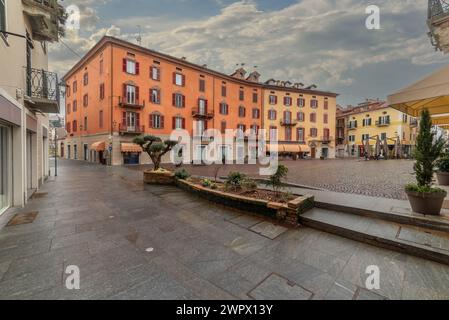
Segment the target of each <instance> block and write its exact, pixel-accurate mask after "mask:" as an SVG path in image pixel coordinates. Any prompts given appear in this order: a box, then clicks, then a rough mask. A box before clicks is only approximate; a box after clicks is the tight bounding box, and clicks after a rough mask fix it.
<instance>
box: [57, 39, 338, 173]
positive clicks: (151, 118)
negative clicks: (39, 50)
mask: <svg viewBox="0 0 449 320" xmlns="http://www.w3.org/2000/svg"><path fill="white" fill-rule="evenodd" d="M259 77H260V75H259V73H257V71H254V72H252V73H250V74H249V75H247V74H246V71H245V70H244V69H243V68H240V69H238V70H236V71H235V72H234V73H233V74H232V75H226V74H223V73H220V72H216V71H214V70H211V69H208V68H207V66H199V65H196V64H194V63H191V62H189V61H187V59H185V58H181V59H178V58H174V57H172V56H169V55H166V54H162V53H159V52H156V51H153V50H150V49H147V48H143V47H140V46H138V45H135V44H132V43H129V42H126V41H123V40H119V39H116V38H112V37H104V38H103V39H102V40H100V41H99V43H97V44H96V45H95V46H94V47H93V48H92V49H91V50H90V51H89V52H88V53H87V54H86V55H85V56H84V57H83V58H82V59H81V60H80V61H79V62H78V63H77V64H76V65H75V66H74V67H73V68H72V69H71V70H70V71H69V72H68V73H67V74H66V75H65V76H64V78H63V79H64V81H65V83H66V130H67V132H68V136H67V139H66V140H65V142H64V143H65V148H66V150H65V153H64V154H65V156H66V157H67V158H70V159H80V160H86V161H94V162H102V163H104V164H112V165H121V164H137V163H141V164H147V163H150V159H149V158H148V156H147V155H145V154H142V152H141V149H140V147H138V146H136V145H134V144H133V143H132V141H133V139H134V138H135V137H136V136H139V135H142V134H151V135H156V136H158V137H160V138H161V139H168V138H169V137H170V134H171V133H172V131H173V130H174V129H185V130H187V131H188V132H189V133H190V134H191V136H194V135H200V136H202V135H203V132H204V131H205V130H206V129H210V128H214V129H217V130H219V131H220V132H222V133H224V132H225V131H226V130H227V129H233V130H236V129H241V130H242V131H243V132H248V131H250V130H252V131H253V132H257V131H258V130H259V129H261V128H263V125H264V122H265V121H264V120H265V118H264V117H265V113H264V107H265V103H266V102H267V101H268V100H267V99H269V98H268V97H269V96H270V95H271V94H269V93H267V92H271V91H273V90H275V91H276V95H278V99H283V96H285V95H286V93H288V94H291V96H292V98H293V97H295V98H296V96H297V98H299V96H300V95H301V94H302V95H304V96H305V97H304V98H305V99H306V100H308V99H313V98H312V97H318V98H317V100H318V101H319V102H318V103H319V104H321V106H322V109H323V110H324V108H325V102H324V101H325V99H329V100H330V101H329V102H328V108H329V109H333V110H334V111H333V113H332V111H329V137H331V136H333V132H334V130H335V129H332V128H335V125H332V123H333V122H332V121H334V120H332V119H335V97H336V95H335V94H331V93H322V92H319V91H316V90H312V89H301V88H293V87H286V86H281V85H273V84H270V85H269V84H262V83H260V82H259ZM273 107H275V108H279V110H280V111H279V113H280V114H281V113H282V112H283V111H282V110H283V108H284V107H283V106H281V105H278V106H273ZM318 108H319V107H318ZM322 112H324V111H320V114H319V115H317V119H321V118H322V117H323V115H322V114H321V113H322ZM318 121H320V120H318ZM318 121H317V122H318ZM321 128H322V127H321V126H318V125H317V130H319V129H321ZM323 130H324V128H323ZM324 133H325V132H324V131H323V134H321V135H319V136H324ZM317 136H318V135H317ZM326 137H327V136H326ZM284 140H286V139H284ZM295 141H296V143H297V145H300V143H299V141H298V140H295V138H294V135H292V141H289V142H290V143H295ZM308 141H310V140H308V139H307V138H305V142H306V143H307V142H308ZM209 142H210V141H208V140H206V139H205V140H204V141H203V143H202V144H201V145H200V146H196V148H197V149H196V150H191V152H192V153H201V151H202V150H203V148H204V147H205V146H206V145H207V144H208V143H209ZM301 142H304V141H301ZM305 151H307V150H305ZM221 152H222V157H224V158H226V157H227V156H228V153H229V152H234V156H235V153H236V152H238V151H237V150H235V148H230V147H229V146H228V145H222V146H221ZM329 154H330V156H332V153H329ZM165 161H168V158H166V159H165Z"/></svg>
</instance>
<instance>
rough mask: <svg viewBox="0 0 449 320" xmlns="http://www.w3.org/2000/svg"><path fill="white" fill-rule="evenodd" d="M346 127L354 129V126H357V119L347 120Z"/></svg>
mask: <svg viewBox="0 0 449 320" xmlns="http://www.w3.org/2000/svg"><path fill="white" fill-rule="evenodd" d="M348 128H349V129H355V128H357V120H351V121H349V124H348Z"/></svg>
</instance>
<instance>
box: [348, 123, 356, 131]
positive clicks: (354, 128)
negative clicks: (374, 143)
mask: <svg viewBox="0 0 449 320" xmlns="http://www.w3.org/2000/svg"><path fill="white" fill-rule="evenodd" d="M347 128H348V130H356V129H357V125H355V124H348V126H347Z"/></svg>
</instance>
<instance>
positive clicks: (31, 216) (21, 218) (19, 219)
mask: <svg viewBox="0 0 449 320" xmlns="http://www.w3.org/2000/svg"><path fill="white" fill-rule="evenodd" d="M38 213H39V212H37V211H35V212H28V213H18V214H16V215H15V216H14V217H12V219H11V220H9V222H8V224H7V225H6V226H7V227H12V226H19V225H21V224H29V223H33V222H34V220H35V219H36V217H37V215H38Z"/></svg>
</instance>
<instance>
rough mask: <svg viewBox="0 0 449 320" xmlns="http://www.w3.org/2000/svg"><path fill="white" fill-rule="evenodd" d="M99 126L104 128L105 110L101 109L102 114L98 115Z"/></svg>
mask: <svg viewBox="0 0 449 320" xmlns="http://www.w3.org/2000/svg"><path fill="white" fill-rule="evenodd" d="M98 122H99V124H98V125H99V127H100V128H103V110H100V114H99V116H98Z"/></svg>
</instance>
